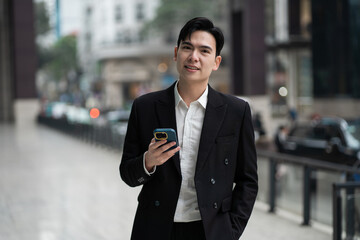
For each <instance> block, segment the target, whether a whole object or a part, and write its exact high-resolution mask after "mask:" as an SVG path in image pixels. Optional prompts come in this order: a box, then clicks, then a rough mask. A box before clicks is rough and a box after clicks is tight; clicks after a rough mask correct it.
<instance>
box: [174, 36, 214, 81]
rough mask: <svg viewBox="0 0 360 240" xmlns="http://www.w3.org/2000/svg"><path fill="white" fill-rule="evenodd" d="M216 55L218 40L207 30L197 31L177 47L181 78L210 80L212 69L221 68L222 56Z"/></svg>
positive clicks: (185, 79) (176, 54)
mask: <svg viewBox="0 0 360 240" xmlns="http://www.w3.org/2000/svg"><path fill="white" fill-rule="evenodd" d="M215 55H216V41H215V38H214V37H213V35H211V34H210V33H208V32H205V31H195V32H193V33H192V34H191V39H189V37H187V38H186V39H185V40H184V41H181V42H180V45H179V48H178V47H175V56H174V60H175V61H176V62H177V63H176V66H177V70H178V72H179V79H180V80H183V81H192V82H202V81H206V82H208V80H209V77H210V74H211V72H212V71H216V70H217V69H218V68H219V65H220V62H221V57H220V56H217V57H216V56H215Z"/></svg>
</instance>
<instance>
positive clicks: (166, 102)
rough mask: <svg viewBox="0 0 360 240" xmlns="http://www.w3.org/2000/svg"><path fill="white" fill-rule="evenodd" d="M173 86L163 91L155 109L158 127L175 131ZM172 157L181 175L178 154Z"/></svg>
mask: <svg viewBox="0 0 360 240" xmlns="http://www.w3.org/2000/svg"><path fill="white" fill-rule="evenodd" d="M174 87H175V83H174V84H173V85H171V87H169V88H168V89H166V90H165V91H164V95H163V97H162V99H159V100H158V101H157V102H156V103H155V109H156V114H157V118H158V122H159V127H161V128H173V129H175V131H176V132H177V127H176V116H175V97H174ZM172 159H173V162H174V164H175V167H176V169H177V171H178V172H179V174H180V175H181V170H180V159H179V154H175V156H174V157H173V158H172Z"/></svg>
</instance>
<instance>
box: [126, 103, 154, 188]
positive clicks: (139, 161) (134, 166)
mask: <svg viewBox="0 0 360 240" xmlns="http://www.w3.org/2000/svg"><path fill="white" fill-rule="evenodd" d="M138 121H139V109H138V106H137V100H135V101H134V103H133V105H132V108H131V113H130V118H129V122H128V127H127V132H126V136H125V142H124V148H123V155H122V159H121V163H120V176H121V178H122V179H123V181H124V182H125V183H126V184H128V185H129V186H131V187H135V186H139V185H141V184H144V183H146V182H147V181H149V180H150V179H151V176H149V175H148V174H147V173H146V172H145V169H144V165H143V155H144V153H145V151H146V150H147V148H146V149H145V147H144V146H143V144H142V143H143V142H144V141H143V140H142V139H141V132H140V129H139V122H138ZM149 143H150V142H149Z"/></svg>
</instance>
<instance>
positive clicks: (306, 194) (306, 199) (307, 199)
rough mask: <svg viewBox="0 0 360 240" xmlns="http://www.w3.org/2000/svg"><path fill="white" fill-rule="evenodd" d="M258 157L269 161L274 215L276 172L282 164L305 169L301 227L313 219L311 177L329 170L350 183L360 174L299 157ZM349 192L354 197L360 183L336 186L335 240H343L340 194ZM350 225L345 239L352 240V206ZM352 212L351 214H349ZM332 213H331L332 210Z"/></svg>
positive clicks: (267, 154) (259, 151) (266, 153)
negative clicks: (339, 174) (353, 177)
mask: <svg viewBox="0 0 360 240" xmlns="http://www.w3.org/2000/svg"><path fill="white" fill-rule="evenodd" d="M257 154H258V156H259V157H263V158H266V159H268V160H269V163H270V167H269V196H268V197H269V212H275V208H276V169H277V165H278V164H279V163H290V164H295V165H299V166H302V168H303V192H302V204H303V213H302V218H303V222H302V225H305V226H307V225H310V219H311V208H310V204H311V191H310V187H311V173H312V172H313V171H316V170H327V171H330V172H337V173H343V174H346V180H347V181H351V180H352V175H353V174H360V169H359V168H354V167H351V166H346V165H342V164H336V163H331V162H326V161H321V160H317V159H311V158H306V157H298V156H294V155H289V154H284V153H278V152H274V151H269V150H263V149H257ZM343 188H345V189H347V193H346V194H347V196H349V195H350V194H353V193H354V189H355V188H360V183H358V182H356V183H354V182H346V183H334V186H333V236H334V238H333V239H334V240H340V239H341V235H342V228H341V227H342V225H341V223H342V209H341V206H342V205H341V196H340V190H341V189H343ZM347 209H348V210H347V216H346V218H347V224H346V236H347V238H346V239H353V238H351V237H353V236H354V233H355V231H354V224H355V223H354V222H355V221H354V211H353V209H354V204H353V203H350V206H348V208H347ZM349 209H350V210H349ZM329 211H330V209H329Z"/></svg>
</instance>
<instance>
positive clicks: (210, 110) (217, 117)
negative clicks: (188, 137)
mask: <svg viewBox="0 0 360 240" xmlns="http://www.w3.org/2000/svg"><path fill="white" fill-rule="evenodd" d="M226 109H227V105H226V104H224V102H223V100H222V99H221V97H220V95H219V93H217V92H216V91H215V90H213V89H212V88H211V87H210V86H209V94H208V103H207V106H206V110H205V117H204V123H203V128H202V131H201V136H200V144H199V152H198V158H197V163H196V173H195V175H196V174H197V173H198V172H199V171H200V170H201V169H202V167H203V166H204V164H205V163H206V159H207V156H208V154H209V152H210V150H211V148H212V147H214V143H215V139H216V137H217V136H218V132H219V130H220V127H221V125H222V122H223V120H224V117H225V114H226Z"/></svg>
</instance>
